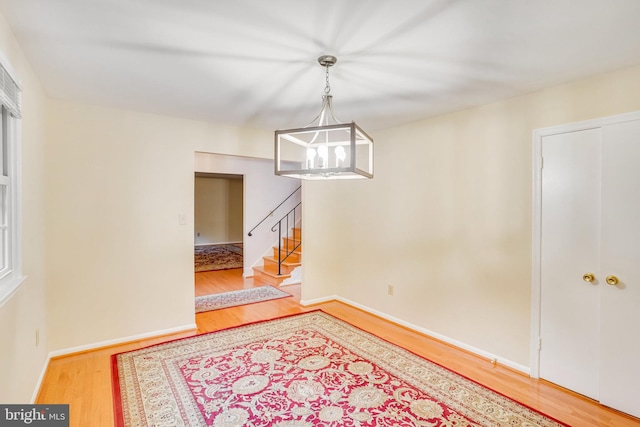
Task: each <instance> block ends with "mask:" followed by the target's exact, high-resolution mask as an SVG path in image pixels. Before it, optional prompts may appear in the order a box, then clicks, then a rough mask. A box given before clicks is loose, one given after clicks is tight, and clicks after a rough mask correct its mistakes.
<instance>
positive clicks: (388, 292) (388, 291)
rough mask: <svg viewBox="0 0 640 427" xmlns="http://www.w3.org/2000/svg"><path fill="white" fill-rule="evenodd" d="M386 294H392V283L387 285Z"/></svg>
mask: <svg viewBox="0 0 640 427" xmlns="http://www.w3.org/2000/svg"><path fill="white" fill-rule="evenodd" d="M387 294H389V295H393V285H387Z"/></svg>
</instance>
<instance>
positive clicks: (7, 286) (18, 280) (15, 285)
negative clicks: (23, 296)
mask: <svg viewBox="0 0 640 427" xmlns="http://www.w3.org/2000/svg"><path fill="white" fill-rule="evenodd" d="M26 278H27V276H22V275H21V276H17V277H11V278H9V279H7V280H6V281H3V282H2V284H1V285H0V307H2V306H3V305H4V303H6V302H7V301H9V300H10V299H11V297H12V296H13V295H14V294H15V293H16V292H17V291H18V289H20V285H21V284H22V282H24V280H25V279H26Z"/></svg>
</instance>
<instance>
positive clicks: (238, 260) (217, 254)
mask: <svg viewBox="0 0 640 427" xmlns="http://www.w3.org/2000/svg"><path fill="white" fill-rule="evenodd" d="M242 252H243V250H242V244H233V245H231V244H228V245H206V246H196V247H195V251H194V262H195V271H196V272H199V271H212V270H229V269H231V268H242V267H243V256H242Z"/></svg>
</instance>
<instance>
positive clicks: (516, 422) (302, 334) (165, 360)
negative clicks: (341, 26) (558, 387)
mask: <svg viewBox="0 0 640 427" xmlns="http://www.w3.org/2000/svg"><path fill="white" fill-rule="evenodd" d="M112 373H113V387H114V393H113V394H114V408H115V420H116V426H118V427H124V426H126V427H133V426H136V427H137V426H219V427H223V426H224V427H240V426H250V427H267V426H274V427H312V426H327V427H328V426H353V427H365V426H367V427H368V426H388V427H391V426H421V427H426V426H448V427H453V426H512V427H514V426H520V427H524V426H527V427H532V426H544V427H549V426H561V425H564V424H562V423H559V422H558V421H555V420H553V419H552V418H550V417H548V416H546V415H544V414H541V413H539V412H537V411H535V410H532V409H530V408H528V407H526V406H524V405H522V404H519V403H517V402H515V401H513V400H511V399H509V398H507V397H505V396H503V395H501V394H499V393H496V392H494V391H492V390H490V389H488V388H486V387H483V386H482V385H480V384H478V383H476V382H474V381H471V380H468V379H466V378H464V377H462V376H460V375H458V374H456V373H454V372H452V371H450V370H448V369H446V368H443V367H442V366H440V365H437V364H435V363H432V362H430V361H428V360H426V359H424V358H421V357H419V356H417V355H415V354H413V353H411V352H409V351H407V350H404V349H402V348H401V347H398V346H396V345H393V344H391V343H389V342H387V341H385V340H382V339H380V338H378V337H376V336H375V335H372V334H370V333H367V332H365V331H363V330H361V329H359V328H357V327H354V326H352V325H350V324H348V323H346V322H344V321H341V320H339V319H336V318H334V317H332V316H330V315H328V314H326V313H324V312H321V311H314V312H310V313H305V314H299V315H294V316H289V317H284V318H280V319H276V320H271V321H264V322H259V323H254V324H250V325H246V326H240V327H236V328H230V329H227V330H223V331H218V332H212V333H208V334H203V335H198V336H195V337H190V338H185V339H180V340H176V341H171V342H167V343H164V344H159V345H155V346H151V347H147V348H143V349H140V350H134V351H131V352H127V353H122V354H118V355H114V356H112Z"/></svg>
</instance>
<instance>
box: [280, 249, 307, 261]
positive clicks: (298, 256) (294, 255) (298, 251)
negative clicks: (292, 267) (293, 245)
mask: <svg viewBox="0 0 640 427" xmlns="http://www.w3.org/2000/svg"><path fill="white" fill-rule="evenodd" d="M301 249H302V248H298V249H296V250H295V251H293V253H292V254H291V255H289V257H288V258H287V261H288V262H300V259H301V258H302V251H301ZM280 253H281V254H282V255H281V256H282V257H286V256H287V251H285V250H284V249H281V250H280ZM273 258H276V259H277V258H278V247H277V246H274V247H273Z"/></svg>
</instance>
